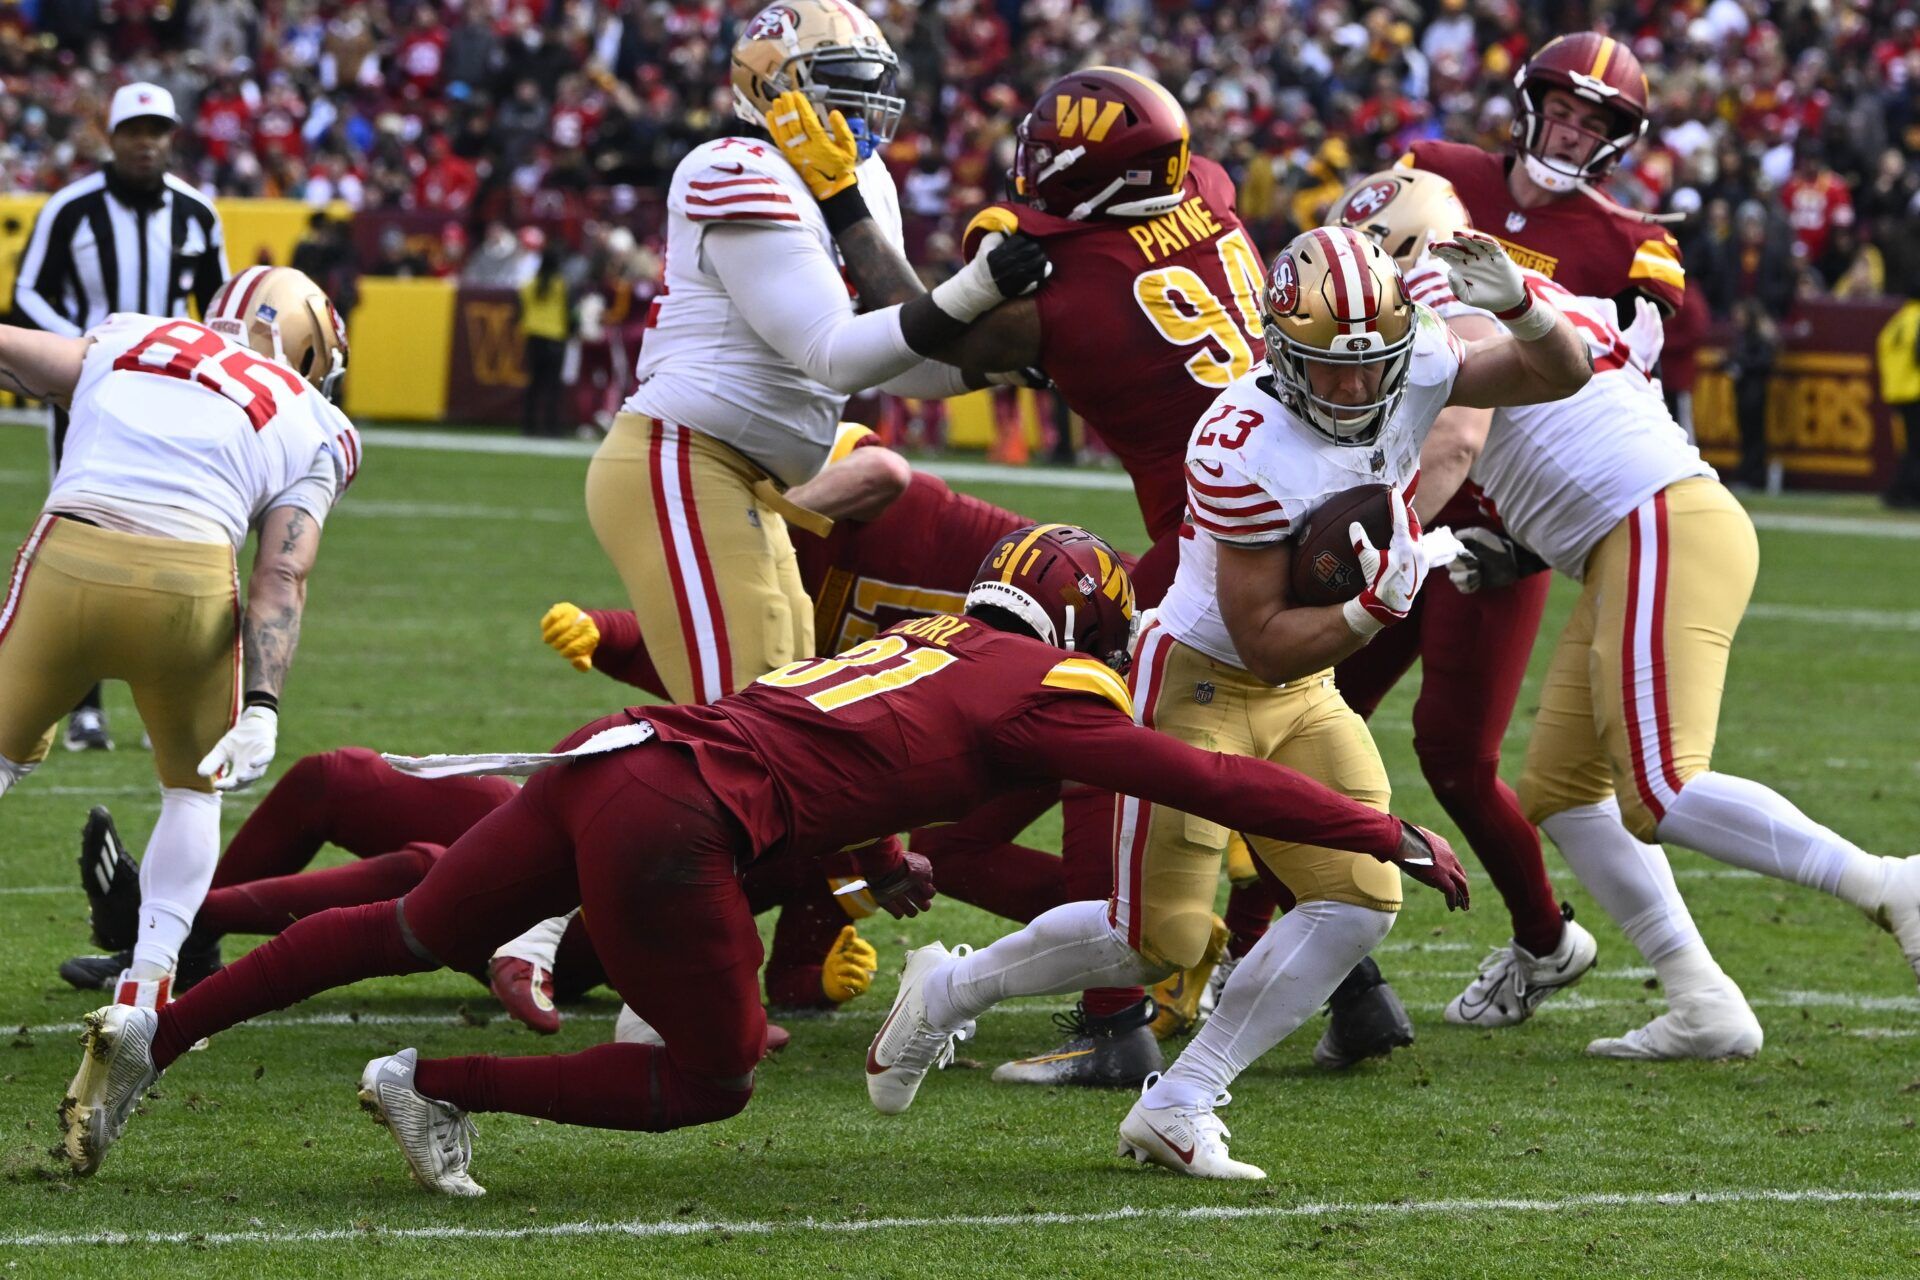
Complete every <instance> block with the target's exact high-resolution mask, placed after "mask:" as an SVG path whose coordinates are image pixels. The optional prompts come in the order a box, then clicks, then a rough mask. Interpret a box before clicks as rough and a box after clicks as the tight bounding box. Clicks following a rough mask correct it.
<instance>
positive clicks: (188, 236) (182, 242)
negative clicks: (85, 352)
mask: <svg viewBox="0 0 1920 1280" xmlns="http://www.w3.org/2000/svg"><path fill="white" fill-rule="evenodd" d="M226 278H227V247H226V242H225V237H224V236H223V235H222V233H221V230H220V216H219V214H217V213H215V212H214V208H213V205H212V204H211V203H209V202H208V201H207V199H206V197H204V196H202V195H201V194H200V193H199V192H198V191H196V190H194V189H193V188H192V187H191V186H188V185H187V184H186V183H184V182H182V181H181V180H180V179H178V178H176V177H174V176H173V175H172V174H167V175H166V181H165V185H164V186H163V187H162V188H161V190H160V191H159V193H158V194H157V195H154V196H151V197H149V198H148V199H146V200H144V201H141V202H139V203H130V202H129V201H127V200H124V199H122V198H121V196H120V195H119V194H118V193H117V192H116V191H115V190H113V184H111V183H110V182H109V181H108V176H107V173H106V171H105V170H102V171H100V172H98V173H94V174H90V175H89V176H87V177H85V178H81V179H80V180H79V181H77V182H73V183H69V184H68V185H67V186H65V187H62V188H61V189H60V190H59V191H56V192H55V193H54V194H53V195H52V196H51V197H49V198H48V200H47V202H46V204H44V205H42V206H41V208H40V212H39V214H38V216H36V217H35V218H34V222H33V233H32V234H31V235H30V236H29V237H28V238H27V248H26V252H25V253H23V254H22V255H21V256H20V275H19V278H18V281H17V282H16V283H15V285H14V291H13V300H14V305H15V307H16V308H17V309H18V310H19V312H20V314H21V315H22V317H24V318H25V319H27V320H30V321H31V322H33V323H34V324H35V325H37V326H39V327H40V328H42V329H45V330H47V331H48V332H49V333H64V334H68V335H72V336H76V337H77V336H78V335H80V334H82V333H85V332H86V331H87V330H88V329H91V328H93V327H94V326H95V325H97V324H99V323H100V322H101V321H103V320H105V319H106V318H107V317H108V316H109V315H111V314H113V313H114V312H116V311H132V312H138V313H140V314H141V315H149V316H184V315H186V314H188V312H187V307H186V302H187V299H188V298H192V299H193V300H194V302H195V304H196V305H197V307H198V309H199V311H200V314H202V315H204V314H206V310H207V304H208V303H210V302H211V301H212V300H213V295H214V293H215V292H217V291H218V290H219V288H220V286H221V284H222V283H223V282H225V280H226Z"/></svg>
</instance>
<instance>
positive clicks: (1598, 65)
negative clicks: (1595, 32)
mask: <svg viewBox="0 0 1920 1280" xmlns="http://www.w3.org/2000/svg"><path fill="white" fill-rule="evenodd" d="M1615 43H1616V42H1615V41H1614V39H1613V38H1612V37H1611V36H1608V37H1605V38H1603V39H1602V40H1601V41H1600V52H1599V53H1596V54H1594V55H1593V70H1592V71H1589V72H1588V73H1587V74H1588V75H1590V76H1592V77H1593V78H1594V79H1595V80H1604V79H1605V78H1606V75H1607V64H1608V63H1609V62H1612V61H1613V46H1614V44H1615Z"/></svg>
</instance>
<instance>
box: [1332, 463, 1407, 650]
mask: <svg viewBox="0 0 1920 1280" xmlns="http://www.w3.org/2000/svg"><path fill="white" fill-rule="evenodd" d="M1347 536H1348V537H1349V538H1351V539H1353V554H1354V555H1355V556H1357V557H1358V558H1359V560H1360V572H1361V574H1362V575H1363V576H1364V577H1365V578H1366V580H1367V585H1366V588H1365V589H1364V590H1363V591H1361V592H1360V594H1359V595H1357V596H1355V597H1354V598H1353V599H1351V600H1349V601H1347V602H1346V603H1345V604H1344V605H1342V606H1341V607H1340V611H1341V613H1342V614H1344V615H1345V617H1346V619H1347V625H1348V626H1349V627H1352V628H1353V631H1354V634H1355V635H1362V636H1369V637H1371V636H1372V635H1374V633H1376V632H1378V631H1379V630H1380V629H1381V628H1383V627H1389V626H1392V625H1393V624H1394V623H1396V622H1399V621H1401V620H1402V619H1403V618H1405V617H1406V616H1407V614H1408V612H1409V611H1410V610H1411V609H1412V608H1413V600H1414V597H1415V596H1417V595H1419V594H1420V587H1421V584H1423V583H1425V582H1426V580H1427V557H1426V556H1425V555H1424V554H1423V553H1422V552H1421V550H1420V521H1419V518H1418V517H1416V516H1415V515H1414V514H1413V504H1412V503H1411V502H1410V501H1409V500H1408V497H1407V495H1406V494H1405V493H1403V492H1402V491H1401V489H1400V486H1399V485H1395V486H1394V487H1393V533H1392V535H1391V536H1390V537H1389V538H1388V539H1387V545H1386V546H1384V547H1376V546H1374V545H1373V543H1372V542H1370V541H1368V539H1367V531H1366V530H1365V529H1364V528H1362V527H1361V524H1360V522H1359V521H1358V520H1356V521H1354V522H1353V523H1352V524H1350V525H1348V526H1347Z"/></svg>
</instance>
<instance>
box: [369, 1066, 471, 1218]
mask: <svg viewBox="0 0 1920 1280" xmlns="http://www.w3.org/2000/svg"><path fill="white" fill-rule="evenodd" d="M419 1062H420V1055H419V1052H418V1051H417V1050H414V1049H402V1050H401V1051H400V1052H398V1053H396V1054H392V1055H391V1056H389V1057H385V1058H375V1059H374V1060H373V1061H372V1062H369V1063H368V1064H367V1067H366V1070H364V1071H362V1072H361V1073H360V1106H361V1107H362V1108H363V1109H364V1110H366V1111H367V1113H368V1114H370V1115H371V1116H372V1117H373V1118H374V1121H375V1123H377V1124H380V1125H383V1126H385V1127H386V1130H387V1132H388V1133H390V1134H392V1135H393V1140H394V1141H395V1142H397V1143H399V1144H400V1154H401V1155H403V1156H405V1157H406V1159H407V1171H408V1172H410V1173H411V1174H413V1180H414V1181H415V1182H417V1183H419V1184H420V1185H421V1186H423V1187H425V1188H426V1189H427V1190H429V1191H439V1192H442V1193H444V1194H446V1195H450V1196H483V1195H485V1194H487V1189H486V1188H485V1187H483V1186H481V1185H480V1184H479V1183H477V1182H475V1181H474V1180H473V1178H472V1177H470V1176H469V1175H468V1173H467V1166H468V1165H469V1164H471V1163H472V1162H473V1121H471V1120H469V1119H467V1113H466V1112H464V1111H462V1110H461V1109H460V1108H458V1107H456V1106H454V1105H452V1104H451V1103H447V1102H438V1101H435V1100H434V1099H432V1098H429V1097H427V1096H426V1095H425V1094H423V1093H421V1092H420V1091H419V1090H418V1089H416V1088H414V1086H413V1073H414V1068H415V1067H417V1066H418V1065H419Z"/></svg>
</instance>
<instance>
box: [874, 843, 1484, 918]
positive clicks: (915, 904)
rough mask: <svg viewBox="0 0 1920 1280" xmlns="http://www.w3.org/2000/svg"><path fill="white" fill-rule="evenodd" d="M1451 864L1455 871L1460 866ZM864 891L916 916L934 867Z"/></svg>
mask: <svg viewBox="0 0 1920 1280" xmlns="http://www.w3.org/2000/svg"><path fill="white" fill-rule="evenodd" d="M1449 856H1451V855H1449ZM1453 865H1454V866H1455V868H1458V867H1459V865H1460V864H1459V863H1457V862H1456V863H1454V864H1453ZM1463 883H1464V881H1463ZM867 891H868V892H869V893H871V894H872V895H873V900H874V901H875V902H877V903H879V904H880V905H881V906H882V907H883V908H885V909H886V912H887V914H888V915H891V916H899V917H901V918H902V919H904V918H906V917H907V916H917V915H919V914H920V913H921V912H922V911H925V910H926V909H927V908H928V907H930V906H932V905H933V864H932V863H931V862H928V861H927V860H926V858H925V857H923V856H921V855H920V854H917V853H913V852H909V853H907V855H906V856H905V857H903V858H902V859H901V860H900V865H899V867H898V868H896V869H895V870H894V871H892V872H891V873H889V874H888V875H885V876H883V877H881V878H880V879H878V880H868V881H867Z"/></svg>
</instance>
